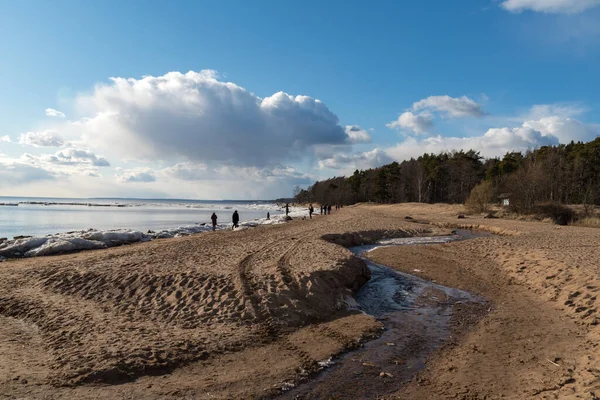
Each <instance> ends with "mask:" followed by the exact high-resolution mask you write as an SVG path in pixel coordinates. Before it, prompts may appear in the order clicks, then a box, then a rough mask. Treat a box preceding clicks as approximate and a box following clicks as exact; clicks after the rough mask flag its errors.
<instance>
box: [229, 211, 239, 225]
mask: <svg viewBox="0 0 600 400" xmlns="http://www.w3.org/2000/svg"><path fill="white" fill-rule="evenodd" d="M231 220H232V221H233V227H232V228H231V229H233V228H237V227H238V222H240V215H239V214H238V212H237V210H235V211H234V212H233V216H232V217H231Z"/></svg>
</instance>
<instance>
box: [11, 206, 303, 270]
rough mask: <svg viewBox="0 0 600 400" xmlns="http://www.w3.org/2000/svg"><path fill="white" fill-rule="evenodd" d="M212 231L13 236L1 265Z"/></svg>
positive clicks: (200, 227)
mask: <svg viewBox="0 0 600 400" xmlns="http://www.w3.org/2000/svg"><path fill="white" fill-rule="evenodd" d="M289 216H290V217H291V218H305V217H307V216H308V211H307V210H305V209H303V208H300V207H290V213H289ZM285 222H287V220H286V216H285V213H282V214H275V215H273V216H272V217H271V218H270V219H267V218H266V217H265V218H257V219H251V220H244V221H241V222H240V223H239V226H238V227H237V228H235V229H231V228H232V224H218V225H217V226H216V228H215V231H217V230H219V231H220V230H227V229H231V230H234V231H239V230H243V229H248V228H254V227H257V226H263V225H275V224H281V223H285ZM211 231H213V229H212V225H210V224H209V223H197V224H190V225H185V226H179V227H175V228H168V229H163V230H160V231H157V232H156V231H152V230H148V231H147V232H142V231H140V230H135V229H126V228H124V229H109V230H98V229H94V228H90V229H86V230H78V231H68V232H59V233H53V234H48V235H43V236H28V235H25V236H22V235H16V236H14V237H13V238H12V239H8V238H0V262H1V261H3V260H7V259H14V258H23V257H40V256H50V255H58V254H68V253H75V252H79V251H85V250H98V249H106V248H110V247H116V246H122V245H128V244H133V243H142V242H148V241H151V240H157V239H172V238H177V237H184V236H190V235H195V234H198V233H206V232H211Z"/></svg>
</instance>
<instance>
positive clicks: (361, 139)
mask: <svg viewBox="0 0 600 400" xmlns="http://www.w3.org/2000/svg"><path fill="white" fill-rule="evenodd" d="M346 135H348V141H349V142H350V143H371V135H369V132H367V131H366V130H364V129H363V128H361V127H360V126H358V125H346Z"/></svg>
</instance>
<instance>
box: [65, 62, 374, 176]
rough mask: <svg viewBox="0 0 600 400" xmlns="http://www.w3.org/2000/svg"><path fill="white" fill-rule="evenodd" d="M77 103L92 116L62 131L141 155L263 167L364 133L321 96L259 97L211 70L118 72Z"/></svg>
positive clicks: (90, 143)
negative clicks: (127, 74)
mask: <svg viewBox="0 0 600 400" xmlns="http://www.w3.org/2000/svg"><path fill="white" fill-rule="evenodd" d="M76 107H77V108H78V110H79V111H80V112H82V113H84V114H87V115H91V117H90V118H83V119H81V120H78V121H75V122H74V123H65V124H64V126H63V130H62V131H61V133H63V131H64V132H65V136H66V137H70V136H77V135H83V139H84V141H85V143H87V144H88V146H91V147H98V148H102V149H113V150H114V151H119V152H120V156H121V157H130V158H137V159H146V160H148V159H156V158H157V157H160V158H161V159H174V158H181V157H185V158H187V159H188V160H190V161H193V162H201V163H208V164H210V163H214V164H217V163H220V164H223V163H224V164H227V165H237V166H247V167H248V166H254V167H265V166H272V165H277V164H280V163H281V162H287V161H291V160H298V159H301V158H303V157H305V156H306V155H307V153H310V152H311V151H313V150H314V147H315V146H318V145H339V144H351V143H354V142H356V141H357V140H360V141H364V140H366V136H365V134H364V133H362V132H360V131H356V130H354V129H351V130H350V131H349V133H350V135H352V136H350V135H349V134H348V133H347V131H346V128H345V127H342V126H341V125H340V124H339V119H338V117H337V116H336V115H335V114H334V113H333V112H332V111H331V110H329V108H328V107H327V106H326V105H325V104H324V103H322V102H321V101H319V100H316V99H313V98H311V97H309V96H292V95H289V94H287V93H283V92H278V93H275V94H273V95H272V96H269V97H266V98H260V97H258V96H256V95H254V94H253V93H251V92H248V91H247V90H246V89H244V88H242V87H240V86H238V85H236V84H234V83H231V82H223V81H220V80H218V77H217V75H216V73H215V72H214V71H210V70H204V71H201V72H193V71H191V72H188V73H186V74H182V73H179V72H170V73H167V74H165V75H163V76H158V77H153V76H146V77H144V78H142V79H132V78H130V79H124V78H112V79H111V83H110V84H103V85H97V86H96V87H95V89H94V91H93V93H92V94H91V95H82V96H79V97H78V98H77V100H76ZM359 129H360V128H359Z"/></svg>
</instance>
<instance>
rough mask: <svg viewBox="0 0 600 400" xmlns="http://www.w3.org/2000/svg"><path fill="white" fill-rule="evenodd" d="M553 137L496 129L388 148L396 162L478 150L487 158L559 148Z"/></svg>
mask: <svg viewBox="0 0 600 400" xmlns="http://www.w3.org/2000/svg"><path fill="white" fill-rule="evenodd" d="M556 144H558V139H557V138H556V137H554V136H544V135H543V134H542V133H541V132H539V131H536V130H534V129H531V128H529V127H517V128H493V129H489V130H488V131H487V132H486V133H485V134H484V135H483V136H476V137H443V136H440V135H437V136H433V137H429V138H425V139H423V140H417V139H416V138H414V137H409V138H407V139H406V140H405V141H404V142H402V143H399V144H397V145H396V146H393V147H390V148H387V149H385V152H386V153H387V154H388V155H389V156H390V157H391V158H393V159H394V160H397V161H401V160H407V159H410V158H411V157H418V156H420V155H422V154H423V153H440V152H443V151H451V150H470V149H472V150H476V151H479V152H480V153H481V155H482V156H484V157H496V156H502V155H503V154H505V153H506V152H509V151H526V150H529V149H534V148H537V147H540V146H544V145H556Z"/></svg>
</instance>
